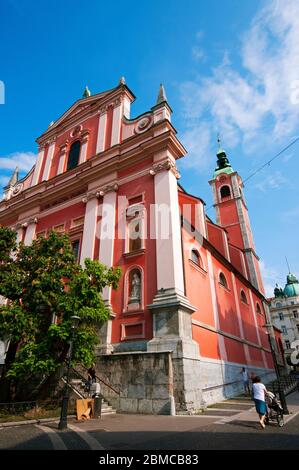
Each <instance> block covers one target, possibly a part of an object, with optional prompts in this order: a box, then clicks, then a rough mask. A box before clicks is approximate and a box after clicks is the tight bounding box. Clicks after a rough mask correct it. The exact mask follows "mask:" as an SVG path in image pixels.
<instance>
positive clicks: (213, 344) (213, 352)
mask: <svg viewBox="0 0 299 470" xmlns="http://www.w3.org/2000/svg"><path fill="white" fill-rule="evenodd" d="M192 335H193V339H194V341H196V342H197V343H198V347H199V353H200V355H201V356H202V357H207V358H210V359H218V360H219V359H221V355H220V350H219V344H218V341H219V337H218V335H217V333H214V332H213V331H210V330H207V329H205V328H201V327H200V326H198V325H192Z"/></svg>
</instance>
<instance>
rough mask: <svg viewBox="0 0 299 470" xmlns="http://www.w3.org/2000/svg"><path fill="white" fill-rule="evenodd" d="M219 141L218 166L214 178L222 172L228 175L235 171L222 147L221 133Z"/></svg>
mask: <svg viewBox="0 0 299 470" xmlns="http://www.w3.org/2000/svg"><path fill="white" fill-rule="evenodd" d="M217 142H218V151H217V168H215V171H214V178H216V176H218V175H219V174H220V173H226V174H228V175H229V174H230V173H234V170H233V169H232V166H231V164H230V163H229V160H228V158H227V155H226V153H225V150H223V148H222V147H221V140H220V137H219V135H218V138H217Z"/></svg>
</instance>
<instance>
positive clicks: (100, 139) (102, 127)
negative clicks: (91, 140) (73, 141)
mask: <svg viewBox="0 0 299 470" xmlns="http://www.w3.org/2000/svg"><path fill="white" fill-rule="evenodd" d="M106 125H107V112H106V111H105V112H104V113H103V114H101V115H100V116H99V127H98V136H97V148H96V153H100V152H103V151H104V150H105V137H106Z"/></svg>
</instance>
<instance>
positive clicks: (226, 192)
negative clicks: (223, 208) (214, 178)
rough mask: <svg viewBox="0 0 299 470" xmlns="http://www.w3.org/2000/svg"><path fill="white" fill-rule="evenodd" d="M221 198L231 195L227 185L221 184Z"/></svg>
mask: <svg viewBox="0 0 299 470" xmlns="http://www.w3.org/2000/svg"><path fill="white" fill-rule="evenodd" d="M220 195H221V199H225V198H227V197H231V193H230V187H229V186H222V187H221V189H220Z"/></svg>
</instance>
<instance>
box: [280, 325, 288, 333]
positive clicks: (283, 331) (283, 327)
mask: <svg viewBox="0 0 299 470" xmlns="http://www.w3.org/2000/svg"><path fill="white" fill-rule="evenodd" d="M281 331H282V334H283V335H286V334H287V329H286V327H285V325H281Z"/></svg>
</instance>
